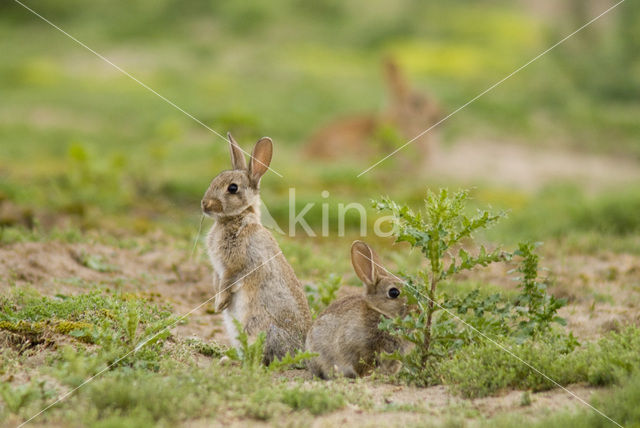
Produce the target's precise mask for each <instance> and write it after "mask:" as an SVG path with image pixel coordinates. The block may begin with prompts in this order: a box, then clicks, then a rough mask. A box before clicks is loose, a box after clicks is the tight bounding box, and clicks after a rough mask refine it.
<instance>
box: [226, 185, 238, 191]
mask: <svg viewBox="0 0 640 428" xmlns="http://www.w3.org/2000/svg"><path fill="white" fill-rule="evenodd" d="M227 190H228V191H229V193H236V192H237V191H238V185H237V184H236V183H231V184H229V187H227Z"/></svg>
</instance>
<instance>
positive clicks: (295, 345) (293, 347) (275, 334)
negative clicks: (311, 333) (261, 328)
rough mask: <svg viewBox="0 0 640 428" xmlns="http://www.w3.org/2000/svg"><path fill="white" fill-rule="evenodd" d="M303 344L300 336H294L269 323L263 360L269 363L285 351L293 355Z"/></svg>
mask: <svg viewBox="0 0 640 428" xmlns="http://www.w3.org/2000/svg"><path fill="white" fill-rule="evenodd" d="M303 346H304V345H303V342H302V338H298V337H295V335H294V334H293V333H291V332H289V331H287V330H285V329H283V328H281V327H278V326H276V325H273V324H271V325H270V326H269V330H267V337H266V340H265V344H264V357H263V362H264V364H265V365H269V364H271V362H272V361H273V360H274V359H275V358H282V357H284V356H285V355H286V354H287V353H289V354H290V355H291V356H293V355H295V354H296V351H298V350H299V349H303Z"/></svg>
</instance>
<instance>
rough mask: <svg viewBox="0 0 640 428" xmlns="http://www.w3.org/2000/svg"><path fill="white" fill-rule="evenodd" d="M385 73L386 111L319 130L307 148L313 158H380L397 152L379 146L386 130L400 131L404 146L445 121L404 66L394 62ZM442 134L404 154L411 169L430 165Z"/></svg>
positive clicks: (353, 117) (420, 141)
mask: <svg viewBox="0 0 640 428" xmlns="http://www.w3.org/2000/svg"><path fill="white" fill-rule="evenodd" d="M383 71H384V75H385V81H386V86H387V92H388V99H387V105H386V106H385V107H384V109H383V110H382V111H381V112H378V113H373V112H371V113H363V114H356V115H347V116H343V117H340V118H337V119H336V120H334V121H332V122H331V123H329V124H327V125H326V126H324V127H322V128H321V129H319V130H317V132H315V133H314V134H313V135H312V136H311V137H310V138H309V140H308V142H307V144H306V147H305V152H306V154H307V155H308V156H309V157H313V158H315V159H317V158H325V159H344V158H345V157H351V158H356V159H362V156H363V154H369V155H374V156H376V157H380V156H382V155H386V154H388V153H389V152H391V151H393V150H394V149H395V148H396V146H395V145H387V146H386V147H380V144H378V145H377V146H376V144H375V140H376V138H379V137H377V134H379V133H380V132H381V131H382V130H384V129H385V128H386V127H389V126H390V127H392V128H393V129H395V130H397V131H398V133H399V136H400V137H401V138H402V139H403V140H404V141H402V144H404V143H405V142H406V141H409V140H410V139H412V138H414V137H416V136H417V135H419V134H420V133H422V132H423V131H424V130H426V129H428V128H429V127H430V126H432V125H434V124H435V123H437V122H438V121H439V120H440V119H442V118H443V117H444V113H443V111H442V109H441V108H440V106H439V105H438V103H437V102H436V100H435V99H434V98H433V97H432V96H431V95H429V94H427V93H426V92H424V91H419V90H416V89H414V88H413V87H411V85H410V84H409V82H408V80H407V79H406V77H405V75H404V73H403V72H402V69H401V68H400V66H399V65H398V64H397V63H396V62H395V61H393V60H392V59H391V58H388V59H386V60H385V61H384V63H383ZM438 131H439V129H438V128H434V129H432V130H430V131H429V132H427V133H425V134H424V135H422V136H420V137H419V138H417V139H416V140H415V141H414V142H413V143H412V144H411V146H412V148H415V150H416V151H417V153H411V152H410V151H409V150H410V149H407V150H406V151H403V153H404V155H403V156H401V158H405V159H404V160H405V161H407V162H410V163H409V164H408V166H411V165H413V163H412V162H414V161H417V162H418V166H420V167H422V166H424V165H427V164H428V162H429V161H430V159H431V158H432V155H433V153H432V152H433V151H434V149H435V147H434V146H435V145H436V144H437V139H438V138H437V135H436V134H437V133H438ZM398 145H399V144H398ZM405 163H406V162H405ZM414 166H415V165H414Z"/></svg>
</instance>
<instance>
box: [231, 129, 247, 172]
mask: <svg viewBox="0 0 640 428" xmlns="http://www.w3.org/2000/svg"><path fill="white" fill-rule="evenodd" d="M227 138H228V139H229V148H230V149H231V166H232V167H233V169H247V160H246V159H245V157H244V153H243V152H242V149H241V148H240V146H239V145H238V143H237V142H236V140H234V138H233V137H232V136H231V133H230V132H227Z"/></svg>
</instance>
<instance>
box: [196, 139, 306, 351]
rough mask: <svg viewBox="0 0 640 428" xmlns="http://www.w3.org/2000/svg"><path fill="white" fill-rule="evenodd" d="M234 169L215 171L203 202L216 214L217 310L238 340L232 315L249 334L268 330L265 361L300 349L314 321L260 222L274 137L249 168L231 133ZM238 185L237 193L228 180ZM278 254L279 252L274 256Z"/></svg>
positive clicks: (259, 147)
mask: <svg viewBox="0 0 640 428" xmlns="http://www.w3.org/2000/svg"><path fill="white" fill-rule="evenodd" d="M229 140H230V147H231V158H232V164H233V166H234V168H236V169H233V170H230V171H223V172H221V173H220V174H218V176H216V177H215V178H214V179H213V181H212V182H211V185H210V186H209V188H208V189H207V191H206V193H205V195H204V197H203V199H202V207H203V211H204V213H205V214H207V215H209V216H211V217H213V218H215V219H216V222H215V224H214V225H213V226H212V228H211V230H210V232H209V235H208V238H207V248H208V253H209V258H210V259H211V264H212V265H213V270H214V272H213V283H214V291H215V292H216V293H217V296H216V299H215V308H216V311H222V312H223V315H224V317H225V327H226V329H227V334H228V335H229V336H230V338H231V340H232V341H234V342H235V340H236V337H237V331H236V330H235V326H234V325H233V322H232V320H233V319H236V320H238V321H239V322H240V324H241V325H242V327H243V328H244V330H245V331H246V332H247V333H248V334H249V336H250V337H252V338H255V336H256V335H257V334H258V333H259V332H261V331H263V332H265V333H266V336H267V337H266V342H265V363H266V364H268V363H270V362H271V361H272V360H273V358H274V357H278V358H281V357H283V356H284V355H285V354H286V353H287V352H290V353H292V354H293V353H295V351H296V350H298V349H302V347H303V346H304V340H305V335H306V332H307V330H308V328H309V325H310V324H311V314H310V312H309V306H308V304H307V299H306V297H305V295H304V291H303V290H302V286H301V285H300V282H299V281H298V279H297V278H296V276H295V273H294V272H293V269H292V268H291V266H290V265H289V263H288V262H287V260H286V259H285V257H284V255H283V254H282V252H281V250H280V248H279V246H278V243H277V242H276V240H275V239H274V238H273V236H271V233H269V231H268V230H267V229H265V228H264V227H263V226H262V224H260V195H259V184H260V178H261V177H262V175H263V174H264V173H265V172H266V170H267V168H268V165H269V163H270V161H271V150H272V149H271V140H269V139H266V138H263V139H261V140H260V141H258V143H257V144H256V147H255V149H254V152H253V154H252V157H251V164H250V165H249V168H247V167H246V163H245V160H244V155H243V154H242V152H241V151H240V149H239V146H238V145H237V143H236V142H235V141H234V140H233V138H232V137H231V135H229ZM232 183H233V184H236V185H237V188H238V191H237V193H235V194H234V193H230V191H229V185H230V184H232ZM274 256H275V257H274Z"/></svg>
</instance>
